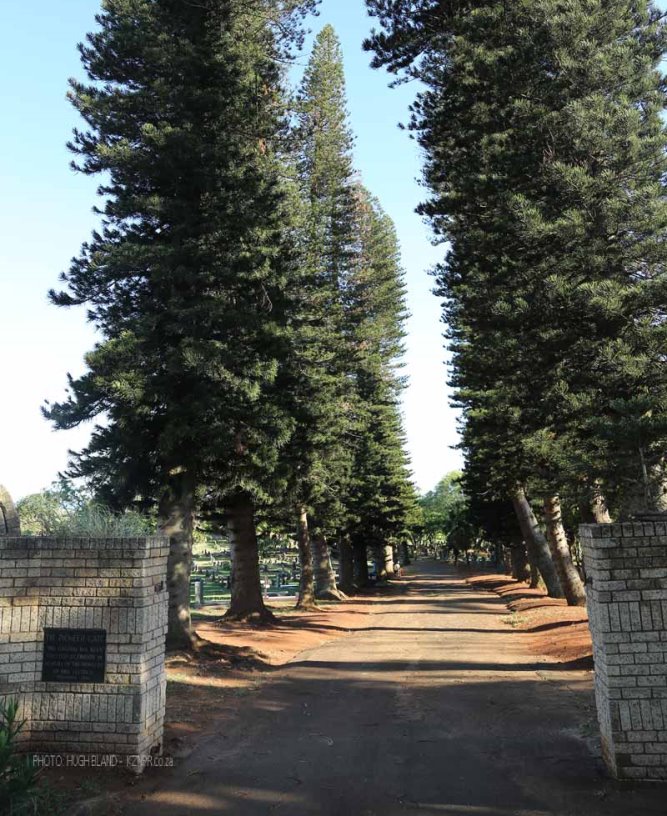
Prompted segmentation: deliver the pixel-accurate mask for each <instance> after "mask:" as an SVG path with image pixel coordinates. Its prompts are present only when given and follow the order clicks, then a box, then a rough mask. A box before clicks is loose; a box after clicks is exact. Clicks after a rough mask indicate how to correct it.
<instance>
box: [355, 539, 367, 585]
mask: <svg viewBox="0 0 667 816" xmlns="http://www.w3.org/2000/svg"><path fill="white" fill-rule="evenodd" d="M352 556H353V571H354V572H353V574H354V585H355V586H357V587H361V588H363V587H366V586H368V583H369V579H368V555H367V553H366V544H363V543H359V542H355V543H354V544H353V545H352Z"/></svg>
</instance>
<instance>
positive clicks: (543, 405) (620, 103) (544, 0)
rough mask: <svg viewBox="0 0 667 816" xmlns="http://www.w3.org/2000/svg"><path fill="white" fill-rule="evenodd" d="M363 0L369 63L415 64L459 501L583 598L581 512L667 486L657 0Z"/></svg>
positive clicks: (601, 515)
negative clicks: (460, 469) (461, 466)
mask: <svg viewBox="0 0 667 816" xmlns="http://www.w3.org/2000/svg"><path fill="white" fill-rule="evenodd" d="M367 5H368V7H369V9H370V11H371V13H372V14H373V15H375V17H376V18H377V20H378V23H379V29H378V30H376V31H375V32H374V33H373V35H372V36H371V38H370V39H369V40H368V42H367V44H366V45H367V48H368V49H370V50H372V51H374V54H375V57H374V64H375V65H376V66H386V67H387V68H388V69H389V70H390V71H392V72H394V73H396V74H398V75H403V76H405V77H407V78H409V79H417V80H419V81H420V82H421V83H422V86H421V87H422V90H420V92H419V93H418V95H417V98H416V101H415V103H414V105H413V107H412V116H411V121H410V126H411V128H412V129H413V131H414V132H415V134H416V137H417V139H418V141H419V143H420V145H421V147H422V149H423V151H424V155H425V170H424V180H425V184H426V186H427V187H428V190H429V193H430V194H429V197H428V199H427V200H426V201H425V203H424V204H423V205H422V207H421V211H422V213H423V214H424V215H425V216H426V217H427V218H428V220H429V221H430V223H431V225H432V227H433V230H434V232H435V235H436V237H437V239H439V240H441V241H442V242H449V248H448V252H447V257H446V260H445V261H444V262H443V263H442V265H441V266H439V267H438V268H437V269H436V271H435V274H436V281H437V287H436V292H437V294H439V295H440V296H441V297H442V298H443V299H444V320H445V322H446V324H447V337H448V340H449V347H450V349H451V352H452V355H453V365H452V378H451V382H452V385H453V387H454V389H455V404H456V405H457V406H458V407H459V408H460V410H461V416H462V422H461V431H462V448H463V451H464V454H465V472H464V476H463V484H464V489H465V492H466V494H467V495H468V497H469V499H470V508H471V513H472V514H473V516H474V518H475V520H476V521H477V522H478V523H479V524H480V526H482V528H483V529H485V530H486V533H487V535H488V536H489V537H490V538H491V540H502V541H504V542H505V543H507V544H508V545H509V546H511V547H512V549H513V551H514V552H515V555H516V559H515V566H516V571H517V572H518V573H519V574H521V573H522V572H523V571H525V563H524V562H525V557H524V558H522V557H521V551H522V548H523V546H524V545H523V542H525V545H526V546H527V555H528V559H529V561H530V563H531V565H532V566H533V568H534V573H535V574H536V573H537V571H538V570H539V572H540V573H541V575H542V578H543V579H544V582H545V584H546V586H547V588H548V590H549V592H550V594H551V595H554V596H558V595H560V594H561V593H564V595H565V597H566V598H567V600H568V602H569V603H571V604H581V603H583V602H584V589H583V585H582V582H581V578H580V576H579V574H578V572H577V570H576V569H575V568H574V566H573V564H572V559H571V557H570V548H569V544H570V543H571V541H572V531H573V530H576V527H577V524H578V522H580V521H584V522H591V521H598V522H604V521H609V520H610V518H611V517H612V516H613V517H615V518H619V517H624V516H627V515H629V514H632V513H636V512H641V511H642V510H647V509H656V508H659V507H661V505H662V500H663V494H664V490H665V488H664V484H665V460H664V457H665V454H664V452H665V441H666V439H667V400H666V397H667V388H666V386H667V381H666V374H667V369H666V367H665V348H666V344H665V340H666V339H667V338H666V331H667V321H666V320H665V316H666V309H667V276H666V275H665V260H666V253H665V247H666V243H665V238H666V236H667V233H666V230H667V206H666V201H665V189H664V178H665V171H666V170H667V164H666V161H667V159H666V156H667V154H666V150H665V148H666V147H667V141H666V138H665V126H664V123H663V119H662V117H661V113H662V110H663V108H664V107H665V81H664V77H663V75H662V73H661V71H660V62H661V60H662V58H663V57H664V53H665V42H666V29H665V24H664V20H663V14H662V12H660V11H659V10H658V9H657V8H656V7H655V6H654V4H653V3H651V2H649V1H648V0H637V1H636V2H629V1H628V0H611V2H606V1H605V2H602V1H601V0H568V2H563V0H527V2H523V3H509V4H508V3H504V2H500V1H499V0H481V2H477V1H476V2H465V0H464V2H462V3H442V2H440V0H367ZM538 508H539V509H540V510H541V511H542V513H543V519H544V529H546V533H547V535H546V539H545V536H544V535H543V533H542V529H543V528H542V527H541V526H540V524H539V523H538V519H537V518H536V514H535V510H536V509H538ZM517 522H518V523H517ZM568 532H569V535H568ZM522 564H523V566H522ZM522 577H523V576H522Z"/></svg>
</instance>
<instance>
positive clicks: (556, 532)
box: [544, 495, 586, 606]
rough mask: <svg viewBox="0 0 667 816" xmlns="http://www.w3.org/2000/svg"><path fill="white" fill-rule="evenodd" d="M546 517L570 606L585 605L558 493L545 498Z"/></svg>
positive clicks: (553, 551) (560, 577)
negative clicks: (564, 526)
mask: <svg viewBox="0 0 667 816" xmlns="http://www.w3.org/2000/svg"><path fill="white" fill-rule="evenodd" d="M544 518H545V521H546V525H547V539H548V541H549V548H550V549H551V557H552V559H553V563H554V565H555V567H556V570H557V572H558V578H559V580H560V585H561V587H562V588H563V592H564V593H565V598H566V600H567V603H568V606H585V605H586V593H585V591H584V584H583V582H582V580H581V578H580V576H579V573H578V572H577V568H576V567H575V566H574V564H573V563H572V555H571V553H570V547H569V544H568V543H567V536H566V535H565V530H564V528H563V515H562V513H561V506H560V498H559V497H558V496H556V495H552V496H547V497H546V498H545V499H544Z"/></svg>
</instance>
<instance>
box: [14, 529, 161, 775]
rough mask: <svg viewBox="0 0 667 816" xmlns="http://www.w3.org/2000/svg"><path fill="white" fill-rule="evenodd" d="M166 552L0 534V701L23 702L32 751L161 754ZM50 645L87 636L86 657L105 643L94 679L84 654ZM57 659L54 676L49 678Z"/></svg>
mask: <svg viewBox="0 0 667 816" xmlns="http://www.w3.org/2000/svg"><path fill="white" fill-rule="evenodd" d="M168 554H169V540H168V539H166V538H161V537H141V538H110V539H95V538H67V539H58V538H42V537H36V536H35V537H30V536H24V537H11V536H0V701H2V700H7V699H11V698H16V699H18V700H19V702H20V706H21V708H20V712H21V718H22V719H24V720H25V729H24V731H23V734H22V737H23V740H24V742H25V744H26V745H27V747H29V748H31V749H34V750H35V751H40V752H45V753H58V752H65V753H74V754H84V753H87V754H111V753H114V754H117V755H124V756H129V757H137V756H139V757H144V756H147V755H148V754H150V753H151V752H152V751H159V750H160V746H161V742H162V728H163V720H164V709H165V690H166V675H165V664H164V655H165V634H166V631H167V587H166V579H167V557H168ZM52 637H55V638H73V639H75V640H76V639H77V638H79V637H81V638H83V640H84V642H85V649H88V648H90V642H91V640H90V639H95V640H96V641H98V640H101V641H102V642H103V643H102V645H101V646H98V647H97V648H98V651H99V654H98V656H97V668H96V673H95V675H94V676H93V675H92V674H91V675H87V674H86V667H87V666H89V663H88V657H87V654H86V652H85V649H84V647H81V651H80V653H79V652H78V651H76V650H75V653H74V656H72V653H71V652H70V654H66V653H64V652H63V651H61V652H60V653H58V650H57V649H56V648H55V647H53V648H48V644H47V638H52ZM60 643H64V641H62V640H61V641H60ZM60 649H61V650H65V646H64V645H61V646H60ZM54 652H55V658H56V662H58V660H60V661H61V663H60V664H59V665H57V666H56V670H57V671H59V672H62V673H61V674H59V675H56V676H55V677H54V676H47V675H48V672H47V675H45V671H46V669H47V664H48V662H49V660H47V658H48V657H49V656H50V659H51V661H52V662H53V659H54ZM100 655H101V656H100ZM52 670H53V667H52ZM138 769H139V770H140V769H141V768H140V767H139V768H138Z"/></svg>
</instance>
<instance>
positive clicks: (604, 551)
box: [580, 521, 667, 780]
mask: <svg viewBox="0 0 667 816" xmlns="http://www.w3.org/2000/svg"><path fill="white" fill-rule="evenodd" d="M580 535H581V541H582V545H583V552H584V565H585V568H586V576H587V584H588V587H587V605H588V613H589V620H590V627H591V634H592V636H593V657H594V660H595V695H596V702H597V710H598V720H599V723H600V731H601V736H602V750H603V754H604V758H605V761H606V762H607V765H608V766H609V769H610V770H611V772H612V774H613V775H614V776H616V777H617V778H618V779H641V780H657V779H667V628H666V624H667V524H666V523H665V522H661V521H647V522H633V523H628V524H600V525H584V526H583V527H581V529H580Z"/></svg>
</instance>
